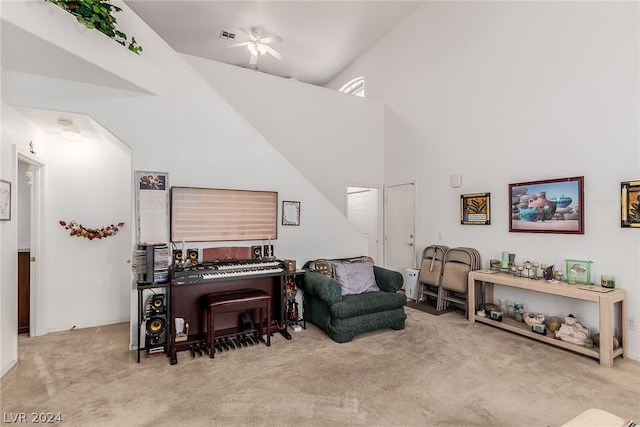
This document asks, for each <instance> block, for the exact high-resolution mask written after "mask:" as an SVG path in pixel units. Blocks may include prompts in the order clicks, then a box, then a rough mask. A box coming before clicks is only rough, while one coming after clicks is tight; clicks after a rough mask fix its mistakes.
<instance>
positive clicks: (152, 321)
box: [146, 314, 167, 349]
mask: <svg viewBox="0 0 640 427" xmlns="http://www.w3.org/2000/svg"><path fill="white" fill-rule="evenodd" d="M146 323H147V326H146V327H147V339H146V348H147V349H150V348H153V347H160V346H164V345H166V344H167V316H166V314H165V315H158V316H151V317H149V319H147V322H146Z"/></svg>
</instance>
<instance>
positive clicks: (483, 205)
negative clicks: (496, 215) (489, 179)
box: [460, 193, 491, 225]
mask: <svg viewBox="0 0 640 427" xmlns="http://www.w3.org/2000/svg"><path fill="white" fill-rule="evenodd" d="M460 224H481V225H489V224H491V193H475V194H462V195H461V196H460Z"/></svg>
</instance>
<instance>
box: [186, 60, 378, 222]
mask: <svg viewBox="0 0 640 427" xmlns="http://www.w3.org/2000/svg"><path fill="white" fill-rule="evenodd" d="M182 57H183V58H185V59H186V60H187V61H188V62H189V64H190V65H191V66H193V67H194V68H195V69H196V70H197V71H198V72H199V73H200V74H201V75H202V76H203V77H204V78H205V79H206V80H207V81H208V82H209V83H210V84H211V86H212V87H213V88H215V89H216V91H218V92H219V93H220V94H221V95H222V96H223V97H224V98H225V99H226V100H227V101H228V102H229V103H230V104H231V105H232V106H233V108H234V109H236V110H237V111H238V112H239V113H240V114H242V116H243V117H244V118H245V119H246V120H247V121H248V122H249V123H251V125H252V126H253V127H255V128H256V130H257V131H258V132H260V134H261V135H263V136H264V137H265V138H266V139H267V140H268V141H269V142H270V143H271V144H272V145H273V146H274V147H275V148H276V149H277V150H278V151H280V153H282V155H283V156H284V157H285V158H286V159H287V160H288V161H290V162H291V164H292V165H293V166H294V167H295V168H296V169H298V170H300V171H301V172H302V173H303V175H304V176H305V177H306V178H307V179H308V180H309V181H310V182H311V183H312V184H313V185H314V186H315V187H316V188H317V189H318V190H319V191H320V192H321V193H322V194H324V195H325V196H326V197H327V198H328V199H329V200H330V201H331V203H333V204H334V205H335V206H336V207H337V208H338V209H339V210H340V211H341V212H343V213H345V214H346V208H345V194H346V187H347V185H364V186H370V187H382V185H383V184H384V158H383V155H384V105H383V104H382V103H381V102H379V101H375V100H371V99H364V98H361V97H355V96H350V95H347V94H344V93H340V92H337V91H334V90H326V89H324V88H320V87H317V86H313V85H309V84H306V83H301V82H298V81H295V80H289V79H284V78H281V77H276V76H271V75H268V74H263V73H257V72H255V71H252V70H249V69H246V68H238V67H234V66H232V65H228V64H223V63H220V62H214V61H207V60H205V59H202V58H197V57H194V56H189V55H182ZM336 171H340V173H335V172H336Z"/></svg>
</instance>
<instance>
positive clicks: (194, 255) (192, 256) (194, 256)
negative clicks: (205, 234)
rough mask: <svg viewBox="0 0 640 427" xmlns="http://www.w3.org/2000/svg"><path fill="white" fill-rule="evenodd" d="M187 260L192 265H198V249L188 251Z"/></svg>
mask: <svg viewBox="0 0 640 427" xmlns="http://www.w3.org/2000/svg"><path fill="white" fill-rule="evenodd" d="M187 259H188V260H189V261H191V265H198V249H187Z"/></svg>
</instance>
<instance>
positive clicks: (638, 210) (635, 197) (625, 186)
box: [620, 181, 640, 228]
mask: <svg viewBox="0 0 640 427" xmlns="http://www.w3.org/2000/svg"><path fill="white" fill-rule="evenodd" d="M620 187H621V190H622V194H621V198H620V207H621V215H622V216H621V221H620V226H621V227H636V228H640V181H628V182H622V183H620Z"/></svg>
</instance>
